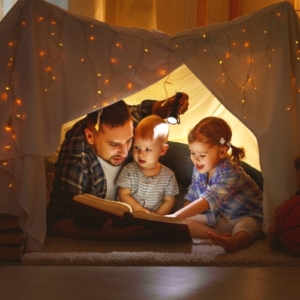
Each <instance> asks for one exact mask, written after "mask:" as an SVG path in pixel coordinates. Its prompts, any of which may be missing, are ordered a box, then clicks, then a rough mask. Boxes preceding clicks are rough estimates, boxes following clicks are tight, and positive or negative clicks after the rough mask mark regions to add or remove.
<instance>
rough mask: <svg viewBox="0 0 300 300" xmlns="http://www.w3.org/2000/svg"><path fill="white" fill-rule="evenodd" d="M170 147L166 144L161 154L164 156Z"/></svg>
mask: <svg viewBox="0 0 300 300" xmlns="http://www.w3.org/2000/svg"><path fill="white" fill-rule="evenodd" d="M168 149H169V145H168V144H164V145H163V147H162V149H161V151H160V156H164V155H165V154H166V152H167V150H168Z"/></svg>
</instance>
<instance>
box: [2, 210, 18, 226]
mask: <svg viewBox="0 0 300 300" xmlns="http://www.w3.org/2000/svg"><path fill="white" fill-rule="evenodd" d="M19 226H20V217H19V216H15V215H12V214H8V213H0V230H1V229H8V228H18V227H19Z"/></svg>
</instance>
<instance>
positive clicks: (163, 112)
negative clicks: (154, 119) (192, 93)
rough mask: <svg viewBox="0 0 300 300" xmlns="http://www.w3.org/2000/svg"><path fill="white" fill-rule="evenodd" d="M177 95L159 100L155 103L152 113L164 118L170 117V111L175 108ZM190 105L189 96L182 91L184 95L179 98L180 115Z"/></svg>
mask: <svg viewBox="0 0 300 300" xmlns="http://www.w3.org/2000/svg"><path fill="white" fill-rule="evenodd" d="M175 99H176V95H174V96H172V97H170V98H167V99H165V100H158V101H155V102H154V103H153V106H152V114H155V115H158V116H160V117H161V118H162V119H165V118H167V117H168V114H169V112H170V111H171V109H172V108H173V105H174V102H175ZM188 107H189V96H188V95H187V94H184V93H182V97H181V98H180V100H179V107H178V112H179V114H180V115H182V114H184V113H185V112H186V111H187V110H188Z"/></svg>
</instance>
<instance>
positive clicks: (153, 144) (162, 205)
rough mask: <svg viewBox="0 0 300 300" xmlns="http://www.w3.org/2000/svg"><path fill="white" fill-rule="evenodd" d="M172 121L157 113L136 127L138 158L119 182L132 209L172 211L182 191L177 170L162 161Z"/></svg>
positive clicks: (134, 145) (151, 211) (128, 166)
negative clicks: (177, 179)
mask: <svg viewBox="0 0 300 300" xmlns="http://www.w3.org/2000/svg"><path fill="white" fill-rule="evenodd" d="M168 136H169V126H168V124H167V123H166V122H165V121H164V120H163V119H161V118H160V117H158V116H156V115H150V116H148V117H146V118H144V119H143V120H142V121H141V122H140V123H139V124H138V126H137V127H136V129H135V132H134V141H133V158H134V162H132V163H130V164H128V165H126V166H125V167H124V168H123V170H122V172H121V174H120V176H119V178H118V180H117V183H116V185H117V186H118V187H119V199H120V201H122V202H125V203H127V204H129V205H130V206H131V207H132V209H133V210H134V211H135V210H143V211H146V212H149V213H155V214H158V215H165V214H168V213H170V211H171V209H172V207H173V205H174V202H175V195H177V194H178V193H179V189H178V185H177V182H176V178H175V175H174V173H173V172H172V171H171V170H170V169H169V168H167V167H165V166H163V165H162V164H160V163H159V161H158V159H159V157H160V156H163V155H165V154H166V152H167V150H168V148H169V146H168V144H167V141H168Z"/></svg>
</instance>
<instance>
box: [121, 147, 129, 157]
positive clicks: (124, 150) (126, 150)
mask: <svg viewBox="0 0 300 300" xmlns="http://www.w3.org/2000/svg"><path fill="white" fill-rule="evenodd" d="M128 150H129V149H127V146H126V145H120V147H119V152H120V154H121V155H123V156H128Z"/></svg>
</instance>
